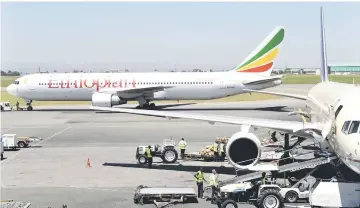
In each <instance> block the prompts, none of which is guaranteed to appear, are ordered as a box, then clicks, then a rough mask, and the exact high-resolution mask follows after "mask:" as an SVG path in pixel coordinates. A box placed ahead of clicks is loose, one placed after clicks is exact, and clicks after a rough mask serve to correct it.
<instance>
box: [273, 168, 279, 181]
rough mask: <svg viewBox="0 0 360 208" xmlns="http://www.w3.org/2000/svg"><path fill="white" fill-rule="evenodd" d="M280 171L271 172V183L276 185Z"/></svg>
mask: <svg viewBox="0 0 360 208" xmlns="http://www.w3.org/2000/svg"><path fill="white" fill-rule="evenodd" d="M278 173H279V172H278V171H275V170H273V171H271V183H276V180H277V174H278Z"/></svg>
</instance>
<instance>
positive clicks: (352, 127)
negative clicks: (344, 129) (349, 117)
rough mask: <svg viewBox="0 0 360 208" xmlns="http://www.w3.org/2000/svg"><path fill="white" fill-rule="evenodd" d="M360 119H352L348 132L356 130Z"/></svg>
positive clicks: (352, 132)
mask: <svg viewBox="0 0 360 208" xmlns="http://www.w3.org/2000/svg"><path fill="white" fill-rule="evenodd" d="M359 124H360V121H352V123H351V125H350V129H349V134H354V133H357V132H358V129H359Z"/></svg>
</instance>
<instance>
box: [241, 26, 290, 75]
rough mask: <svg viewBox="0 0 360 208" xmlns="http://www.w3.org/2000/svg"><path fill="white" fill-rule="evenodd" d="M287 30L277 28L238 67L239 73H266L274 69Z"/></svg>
mask: <svg viewBox="0 0 360 208" xmlns="http://www.w3.org/2000/svg"><path fill="white" fill-rule="evenodd" d="M284 36H285V30H284V28H283V27H277V28H275V30H274V31H273V32H272V33H271V34H270V35H269V36H268V37H267V38H266V39H265V40H264V41H263V42H262V43H261V44H260V45H259V47H258V48H256V49H255V50H254V51H253V52H252V53H251V54H250V55H249V56H248V57H247V58H246V59H245V60H244V61H243V63H241V64H240V65H239V66H238V67H236V68H235V70H236V71H237V72H266V71H268V70H270V69H272V67H273V65H274V60H275V58H276V57H277V55H278V54H279V47H280V45H281V43H282V41H283V40H284Z"/></svg>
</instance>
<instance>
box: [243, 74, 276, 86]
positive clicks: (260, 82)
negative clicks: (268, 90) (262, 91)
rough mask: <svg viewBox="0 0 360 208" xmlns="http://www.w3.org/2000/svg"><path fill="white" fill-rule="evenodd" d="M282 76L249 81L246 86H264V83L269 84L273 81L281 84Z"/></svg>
mask: <svg viewBox="0 0 360 208" xmlns="http://www.w3.org/2000/svg"><path fill="white" fill-rule="evenodd" d="M281 78H282V75H281V76H271V77H267V78H262V79H260V80H254V81H248V82H244V84H245V85H258V84H264V83H269V82H272V81H277V80H279V81H280V82H281Z"/></svg>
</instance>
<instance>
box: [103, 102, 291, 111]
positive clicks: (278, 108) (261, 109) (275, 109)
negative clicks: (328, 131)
mask: <svg viewBox="0 0 360 208" xmlns="http://www.w3.org/2000/svg"><path fill="white" fill-rule="evenodd" d="M192 104H193V103H192ZM192 104H180V105H159V106H156V108H155V109H154V110H160V111H231V110H238V111H273V112H291V111H292V110H291V109H285V108H287V107H288V106H273V107H261V108H241V107H209V108H176V109H167V108H170V107H176V106H184V105H192ZM124 108H126V109H134V108H132V107H124ZM96 113H121V112H108V111H96Z"/></svg>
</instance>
